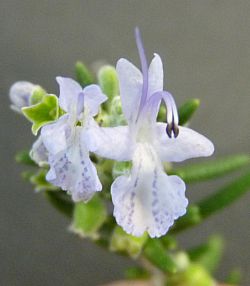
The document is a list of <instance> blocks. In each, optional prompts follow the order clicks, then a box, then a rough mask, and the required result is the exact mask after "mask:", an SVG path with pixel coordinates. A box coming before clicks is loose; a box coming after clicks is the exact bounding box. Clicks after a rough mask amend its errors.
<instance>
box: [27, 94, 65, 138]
mask: <svg viewBox="0 0 250 286" xmlns="http://www.w3.org/2000/svg"><path fill="white" fill-rule="evenodd" d="M22 112H23V114H24V115H25V117H26V118H27V119H28V120H29V121H31V122H32V123H33V125H32V132H33V134H34V135H37V132H38V131H39V129H40V128H41V127H42V126H44V125H46V124H48V123H50V122H53V121H54V120H56V119H57V118H58V115H59V106H58V98H57V97H56V96H55V95H53V94H47V95H45V96H43V98H42V101H41V102H39V103H37V104H35V105H31V106H28V107H23V108H22Z"/></svg>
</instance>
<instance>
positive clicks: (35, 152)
mask: <svg viewBox="0 0 250 286" xmlns="http://www.w3.org/2000/svg"><path fill="white" fill-rule="evenodd" d="M30 157H31V159H32V160H33V161H35V162H36V163H37V164H38V165H39V166H40V167H43V166H44V165H47V164H48V151H47V149H46V147H45V145H44V144H43V140H42V136H39V137H38V139H37V140H36V141H35V142H34V144H33V145H32V148H31V151H30Z"/></svg>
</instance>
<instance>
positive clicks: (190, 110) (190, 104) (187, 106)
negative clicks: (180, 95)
mask: <svg viewBox="0 0 250 286" xmlns="http://www.w3.org/2000/svg"><path fill="white" fill-rule="evenodd" d="M199 106H200V100H199V99H197V98H193V99H189V100H188V101H186V102H185V103H184V104H183V105H182V106H181V107H180V108H178V114H179V125H184V124H186V123H187V122H188V121H189V120H190V119H191V117H192V116H193V114H194V113H195V111H196V110H197V108H198V107H199Z"/></svg>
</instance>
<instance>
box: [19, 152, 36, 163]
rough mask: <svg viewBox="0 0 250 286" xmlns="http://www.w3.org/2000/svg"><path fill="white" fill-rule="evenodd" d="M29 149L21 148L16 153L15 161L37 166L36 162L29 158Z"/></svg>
mask: <svg viewBox="0 0 250 286" xmlns="http://www.w3.org/2000/svg"><path fill="white" fill-rule="evenodd" d="M29 153H30V151H27V150H23V151H20V152H18V153H17V154H16V156H15V160H16V161H17V163H20V164H25V165H30V166H37V164H36V163H35V162H34V161H33V160H32V159H31V158H30V154H29Z"/></svg>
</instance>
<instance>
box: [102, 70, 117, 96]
mask: <svg viewBox="0 0 250 286" xmlns="http://www.w3.org/2000/svg"><path fill="white" fill-rule="evenodd" d="M98 83H99V85H100V87H101V89H102V91H103V93H104V94H106V95H107V96H108V98H109V99H112V98H113V97H114V96H117V95H118V94H119V83H118V77H117V72H116V69H115V68H114V67H113V66H110V65H106V66H103V67H101V68H100V70H99V72H98Z"/></svg>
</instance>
